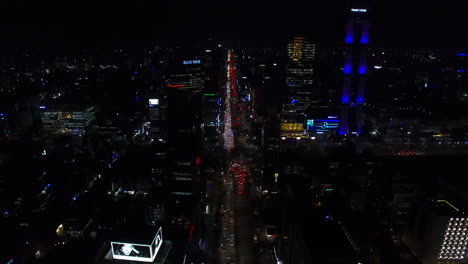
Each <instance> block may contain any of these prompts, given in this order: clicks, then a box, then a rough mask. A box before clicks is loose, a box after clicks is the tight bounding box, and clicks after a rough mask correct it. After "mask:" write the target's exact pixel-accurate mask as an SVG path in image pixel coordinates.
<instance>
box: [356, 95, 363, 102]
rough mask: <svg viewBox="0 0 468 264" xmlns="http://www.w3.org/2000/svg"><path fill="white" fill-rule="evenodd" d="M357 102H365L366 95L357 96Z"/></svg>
mask: <svg viewBox="0 0 468 264" xmlns="http://www.w3.org/2000/svg"><path fill="white" fill-rule="evenodd" d="M356 103H364V97H362V96H358V97H357V98H356Z"/></svg>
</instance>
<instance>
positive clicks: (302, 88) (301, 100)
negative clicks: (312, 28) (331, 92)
mask: <svg viewBox="0 0 468 264" xmlns="http://www.w3.org/2000/svg"><path fill="white" fill-rule="evenodd" d="M315 53H316V45H315V44H313V43H311V42H309V41H308V40H307V39H306V38H305V37H302V36H296V37H294V38H293V41H292V42H291V43H289V44H288V57H289V63H288V65H287V66H286V89H285V91H284V97H283V103H282V122H283V123H302V122H304V120H305V119H304V114H305V113H306V111H307V109H308V108H309V107H310V105H311V103H312V93H313V84H314V82H313V75H314V68H313V65H312V63H313V61H314V59H315Z"/></svg>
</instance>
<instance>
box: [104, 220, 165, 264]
mask: <svg viewBox="0 0 468 264" xmlns="http://www.w3.org/2000/svg"><path fill="white" fill-rule="evenodd" d="M162 241H163V240H162V229H161V227H160V228H159V230H158V232H157V233H156V236H155V237H154V239H153V241H152V242H151V244H148V245H146V244H135V243H129V242H111V249H112V257H113V258H114V259H122V260H132V261H142V262H153V261H154V259H155V257H156V255H157V254H158V251H159V249H160V248H161V245H162Z"/></svg>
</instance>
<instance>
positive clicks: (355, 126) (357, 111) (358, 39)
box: [339, 7, 370, 135]
mask: <svg viewBox="0 0 468 264" xmlns="http://www.w3.org/2000/svg"><path fill="white" fill-rule="evenodd" d="M369 28H370V24H369V20H368V9H367V8H362V7H352V8H351V9H350V13H349V18H348V22H347V25H346V37H345V51H344V54H345V55H344V56H345V58H344V67H343V73H344V78H343V90H342V96H341V105H342V113H341V120H340V129H339V133H340V134H342V135H345V134H360V133H361V129H362V122H363V121H362V115H363V104H364V92H365V89H366V83H367V49H368V48H367V44H368V42H369Z"/></svg>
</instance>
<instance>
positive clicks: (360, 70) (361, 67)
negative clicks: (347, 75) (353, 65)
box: [358, 65, 366, 74]
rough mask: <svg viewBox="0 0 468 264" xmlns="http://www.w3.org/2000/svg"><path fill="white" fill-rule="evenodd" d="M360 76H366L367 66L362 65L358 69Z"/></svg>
mask: <svg viewBox="0 0 468 264" xmlns="http://www.w3.org/2000/svg"><path fill="white" fill-rule="evenodd" d="M358 73H359V74H365V73H366V65H360V66H359V69H358Z"/></svg>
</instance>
